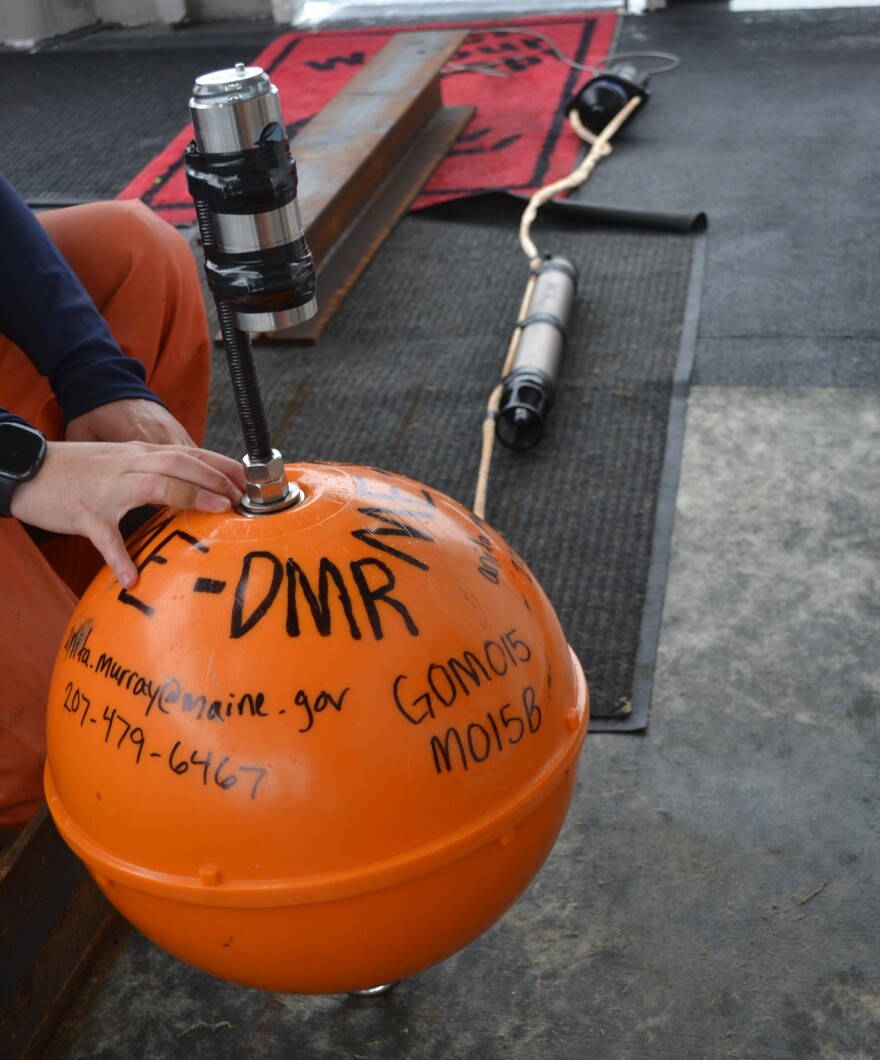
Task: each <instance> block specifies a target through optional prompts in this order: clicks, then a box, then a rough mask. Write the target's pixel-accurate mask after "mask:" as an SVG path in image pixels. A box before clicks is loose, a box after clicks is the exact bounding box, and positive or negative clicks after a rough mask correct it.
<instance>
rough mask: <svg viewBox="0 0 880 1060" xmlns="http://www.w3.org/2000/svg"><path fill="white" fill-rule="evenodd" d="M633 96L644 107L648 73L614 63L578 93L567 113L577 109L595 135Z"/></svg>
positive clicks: (646, 97)
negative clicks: (637, 98) (640, 101)
mask: <svg viewBox="0 0 880 1060" xmlns="http://www.w3.org/2000/svg"><path fill="white" fill-rule="evenodd" d="M636 96H638V97H639V98H640V99H641V100H642V105H643V106H644V104H645V103H646V102H647V101H648V76H647V74H645V73H642V72H641V71H640V70H639V69H638V68H637V67H636V66H634V65H633V64H632V63H615V64H614V65H613V66H610V67H609V68H608V70H606V71H604V72H603V73H601V74H599V75H598V76H596V77H593V78H591V79H590V80H589V81H588V82H587V83H586V84H585V85H584V86H583V87H582V88H581V89H580V90H579V91H578V92H577V94H576V95H575V96H574V97H573V98H572V99H571V101H570V102H569V104H568V107H567V108H566V113H571V111H573V110H576V111H577V115H578V117H579V118H580V120H581V122H583V125H584V127H585V128H587V129H589V131H590V132H591V133H594V134H596V135H598V134H599V133H600V132H602V130H603V129H604V128H605V126H606V125H607V124H608V123H609V122H610V121H611V120H612V119H613V118H615V117H616V116H617V115H618V114H619V113H620V112H621V111H622V110H623V108H624V107H625V106H626V105H627V103H629V101H630V100H631V99H634V98H635V97H636ZM639 109H641V108H639ZM627 120H629V119H627Z"/></svg>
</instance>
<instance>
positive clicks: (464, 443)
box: [208, 197, 693, 725]
mask: <svg viewBox="0 0 880 1060" xmlns="http://www.w3.org/2000/svg"><path fill="white" fill-rule="evenodd" d="M520 211H521V206H520V205H518V204H515V203H514V202H513V201H512V200H503V199H501V198H500V197H498V198H490V199H481V200H478V201H474V202H463V203H460V204H453V205H449V206H445V207H442V208H439V210H435V211H432V212H431V213H430V214H417V215H410V216H408V217H407V218H406V219H405V220H404V221H403V222H402V223H401V224H399V225H398V227H397V228H396V229H395V231H394V233H393V234H392V236H391V238H390V239H389V241H388V242H387V243H386V244H385V245H384V247H383V248H382V250H381V251H380V252H379V254H378V256H377V257H376V258H375V259H374V261H373V263H372V264H371V266H370V267H369V269H368V270H367V272H366V273H365V274H364V276H363V277H362V279H361V280H360V281H359V283H358V284H357V286H356V287H355V289H354V291H353V292H352V293H351V294H350V296H349V297H348V299H347V300H346V301H345V302H344V303H343V306H342V308H341V310H340V311H339V313H338V314H337V316H336V317H334V318H333V320H332V321H331V323H330V324H329V326H328V327H327V329H326V330H325V332H324V334H323V336H322V338H321V340H320V342H319V344H318V345H317V346H315V347H312V348H308V347H292V346H279V345H260V346H258V347H257V364H258V370H259V373H260V379H261V381H262V384H263V392H264V397H265V402H266V409H267V413H268V416H269V422H270V426H271V431H272V437H273V442H274V444H275V445H276V446H277V447H278V448H280V449H281V451H282V452H283V454H284V456H285V458H286V459H287V460H329V461H340V462H354V463H362V464H368V465H374V466H378V467H382V468H386V469H388V470H391V471H395V472H399V473H402V474H405V475H409V476H411V477H413V478H415V479H418V480H419V481H422V482H425V483H426V484H428V485H430V486H431V487H432V488H434V489H437V490H440V491H442V492H444V493H447V494H448V495H450V496H451V497H453V498H455V499H456V500H458V501H459V502H461V503H462V504H464V505H466V506H468V507H470V506H472V504H473V499H474V489H475V485H476V478H477V470H478V466H479V458H480V436H481V425H482V421H483V416H484V410H485V406H486V401H487V398H488V396H489V394H490V392H491V390H492V388H493V387H494V386H495V384H496V383H497V381H498V379H499V373H500V370H501V365H502V362H503V360H504V355H505V351H506V349H507V345H508V342H509V340H510V336H511V332H512V328H513V325H514V323H515V320H516V317H517V312H518V309H519V304H520V300H521V298H522V294H523V291H524V288H525V283H526V280H527V278H528V266H527V262H526V258H525V255H524V254H523V253H522V251H521V250H520V248H519V244H518V241H517V226H518V220H519V214H520ZM533 235H534V236H535V237H536V241H537V243H538V247H539V249H540V250H541V252H542V253H553V254H562V255H565V256H567V257H568V258H570V259H571V260H572V261H573V262H575V263H576V265H577V267H578V268H579V270H580V282H579V289H578V294H577V301H576V305H575V308H574V312H573V317H572V321H571V327H570V334H569V341H568V346H567V349H566V353H565V357H564V362H563V367H562V374H561V378H560V384H559V390H558V393H557V397H556V402H555V405H554V407H553V410H552V412H551V416H550V419H549V421H548V431H547V434H546V436H545V438H544V439H543V441H542V442H541V443H540V444H539V445H538V446H537V447H536V448H535V449H533V450H530V451H527V452H516V453H515V452H511V451H510V450H507V449H505V448H504V447H502V446H497V447H496V450H495V457H494V460H493V464H492V472H491V477H490V482H489V495H488V504H487V509H486V515H487V520H488V522H489V523H491V524H492V525H493V526H494V527H495V528H496V529H497V530H499V531H500V532H501V533H503V534H504V535H505V536H506V537H507V539H508V540H509V541H510V542H511V544H512V545H513V546H514V547H515V548H516V549H517V550H518V551H519V552H520V554H521V555H522V556H523V557H524V558H525V560H526V561H527V562H528V564H529V566H530V567H531V568H532V570H533V572H534V573H535V575H536V576H537V577H538V579H539V581H540V582H541V583H542V585H543V586H544V589H545V591H546V592H547V594H548V595H549V597H550V599H551V600H552V601H553V603H554V605H555V607H556V609H557V611H558V613H559V616H560V619H561V621H562V624H563V628H564V629H565V632H566V634H567V637H568V639H569V642H570V643H571V645H572V647H573V648H574V649H575V651H576V652H577V654H578V656H579V657H580V659H581V661H582V663H583V664H584V667H585V670H586V673H587V678H588V681H589V684H590V693H591V700H592V713H593V716H594V717H595V718H617V719H618V720H619V721H620V722H621V723H622V724H624V725H625V723H626V721H627V718H628V703H629V698H630V693H631V689H632V681H633V670H634V662H635V656H636V651H637V647H638V642H639V629H640V623H641V617H642V604H643V601H644V594H645V585H646V580H647V573H648V564H649V560H650V552H651V540H652V534H653V529H654V513H655V505H656V497H657V486H658V481H659V477H660V471H661V465H662V461H663V452H664V443H665V434H666V424H667V416H668V411H669V399H670V388H671V375H672V370H673V367H674V365H675V362H676V359H677V355H678V350H679V343H680V335H681V324H682V319H683V314H684V306H685V297H686V292H687V285H688V277H689V271H690V264H691V255H692V245H693V244H692V237H689V236H686V235H674V234H669V233H662V234H660V233H644V232H637V231H631V230H624V229H599V228H592V227H586V226H583V225H580V226H577V225H571V224H569V223H568V222H561V221H560V220H558V219H556V218H554V219H553V220H552V221H550V220H545V219H543V218H539V220H538V222H537V224H536V225H535V227H534V229H533ZM208 441H209V443H210V444H211V445H213V446H215V447H217V448H220V449H224V450H226V451H228V452H231V453H232V454H238V453H239V452H240V451H241V446H242V443H241V437H240V434H239V428H238V422H237V418H236V416H235V411H234V405H233V404H232V400H231V395H230V388H229V383H228V372H227V369H226V363H225V358H224V355H223V352H222V349H220V350H218V352H217V370H216V372H215V385H214V392H213V396H212V409H211V416H210V422H209V435H208Z"/></svg>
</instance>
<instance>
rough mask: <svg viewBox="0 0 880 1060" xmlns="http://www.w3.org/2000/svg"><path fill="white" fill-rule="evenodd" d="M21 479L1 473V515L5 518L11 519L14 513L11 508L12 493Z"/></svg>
mask: <svg viewBox="0 0 880 1060" xmlns="http://www.w3.org/2000/svg"><path fill="white" fill-rule="evenodd" d="M19 481H20V480H19V479H17V478H9V477H8V476H6V475H0V516H2V517H3V518H4V519H9V518H10V517H11V515H12V512H11V511H10V510H9V508H10V506H11V505H12V493H13V490H14V489H15V487H16V486H17V485H18V483H19Z"/></svg>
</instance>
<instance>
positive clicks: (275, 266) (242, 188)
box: [186, 63, 317, 332]
mask: <svg viewBox="0 0 880 1060" xmlns="http://www.w3.org/2000/svg"><path fill="white" fill-rule="evenodd" d="M189 106H190V113H191V115H192V121H193V129H194V132H195V139H194V140H193V142H192V143H191V144H190V146H189V148H188V149H187V152H186V173H187V181H188V183H189V189H190V193H191V194H192V196H193V199H194V200H195V203H196V209H197V210H198V211H199V224H200V226H201V227H202V229H203V237H204V228H205V225H206V224H207V226H208V227H209V229H210V237H209V241H208V243H206V245H205V259H206V261H205V271H206V273H207V277H208V284H209V286H210V288H211V291H212V293H213V294H214V296H215V297H216V298H219V299H222V300H223V301H224V302H226V303H227V304H228V305H229V306H230V307H231V309H232V312H233V315H234V318H235V323H236V325H237V326H238V327H239V328H241V330H242V331H248V332H259V331H278V330H281V329H282V328H286V327H291V326H293V325H295V324H299V323H301V322H302V321H304V320H308V319H309V317H311V316H314V314H315V313H316V312H317V302H316V299H315V268H314V263H313V261H312V256H311V253H310V252H309V248H308V245H307V243H306V240H305V233H304V229H303V223H302V217H301V216H300V210H299V203H298V201H297V176H296V163H295V162H294V160H293V158H292V157H291V154H290V145H289V143H288V139H287V133H286V131H285V126H284V117H283V115H282V112H281V104H280V101H279V98H278V89H277V88H276V87H275V86H274V85H273V84H272V82H271V81H270V79H269V76H268V74H266V73H265V71H263V70H262V69H260V67H258V66H245V64H244V63H238V64H237V65H236V66H234V67H232V68H230V69H227V70H217V71H215V72H213V73H209V74H204V75H202V76H201V77H198V78H196V82H195V85H194V86H193V94H192V98H191V99H190V104H189ZM203 241H204V239H203Z"/></svg>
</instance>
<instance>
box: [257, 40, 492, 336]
mask: <svg viewBox="0 0 880 1060" xmlns="http://www.w3.org/2000/svg"><path fill="white" fill-rule="evenodd" d="M466 37H467V31H462V30H442V31H416V32H411V33H398V34H395V36H394V37H392V38H391V40H390V41H389V42H388V43H387V44H386V45H385V46H384V48H382V50H381V51H380V52H379V53H378V54H377V55H376V56H375V57H374V58H373V59H372V60H371V61H370V62H369V63H368V64H367V65H366V66H365V67H364V69H363V70H361V71H360V73H359V74H357V76H356V77H354V78H353V79H352V80H351V81H350V82H349V83H348V84H347V85H346V86H345V88H343V89H342V91H341V92H340V93H339V94H338V95H337V96H336V97H335V98H334V99H333V100H332V101H331V102H330V103H328V104H327V106H326V107H324V109H323V110H322V111H321V112H320V114H318V115H317V116H316V117H314V118H313V119H312V120H311V121H310V122H309V124H308V125H307V126H306V127H305V129H303V131H302V132H301V133H300V134H299V136H297V137H296V138H295V139H294V141H293V143H292V145H291V146H292V149H293V154H294V156H295V158H296V163H297V171H298V173H299V192H298V195H299V200H300V206H301V209H302V212H303V221H304V225H305V230H306V238H307V239H308V242H309V246H310V247H311V249H312V253H313V254H314V256H315V261H316V263H317V266H318V302H319V305H320V306H321V309H320V311H319V313H318V316H317V317H316V318H315V319H314V320H312V321H309V322H308V323H306V324H303V325H299V326H298V327H295V328H288V329H286V330H285V331H281V332H275V333H274V334H271V335H266V336H265V338H267V339H274V340H280V341H284V342H291V341H293V342H314V341H316V339H317V337H318V335H319V334H320V332H321V330H322V329H323V327H324V325H325V324H326V323H327V320H328V319H329V318H330V316H331V315H332V313H333V311H334V310H335V309H336V308H337V307H338V305H339V303H340V302H341V301H342V299H343V297H344V296H345V294H346V293H347V291H348V290H349V289H350V288H351V286H352V285H353V284H354V282H355V280H356V279H357V277H358V276H359V275H360V273H361V272H362V271H363V269H364V268H365V267H366V265H367V263H368V262H369V261H370V259H371V258H372V256H373V255H374V254H375V252H376V251H377V250H378V249H379V247H380V246H381V244H382V242H383V240H384V239H385V237H386V236H387V235H388V233H389V232H390V231H391V229H392V227H393V226H394V224H395V223H396V222H397V220H398V219H399V218H400V217H401V215H402V214H403V213H404V212H405V211H406V210H407V209H408V207H409V205H410V203H411V202H412V200H413V199H414V198H415V197H416V195H417V194H418V193H419V191H420V190H421V188H422V187H423V186H424V184H425V182H426V181H427V179H428V178H429V177H430V175H431V173H432V172H433V171H434V169H435V168H436V166H437V164H438V163H439V162H440V160H441V159H442V158H443V156H444V155H445V154H446V152H447V151H448V150H449V148H450V147H451V146H452V144H453V143H454V142H455V140H456V138H457V137H458V135H459V133H460V132H461V130H462V129H463V128H464V126H465V125H466V124H467V122H468V120H469V119H470V117H471V115H472V114H473V111H474V108H473V107H446V108H444V107H443V106H442V104H441V99H440V72H441V70H442V69H443V66H444V65H445V64H446V63H447V62H448V61H449V59H450V58H451V57H452V56H453V55H454V54H455V52H456V51H457V50H458V48H459V47H460V46H461V44H462V42H463V41H464V39H465V38H466Z"/></svg>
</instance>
